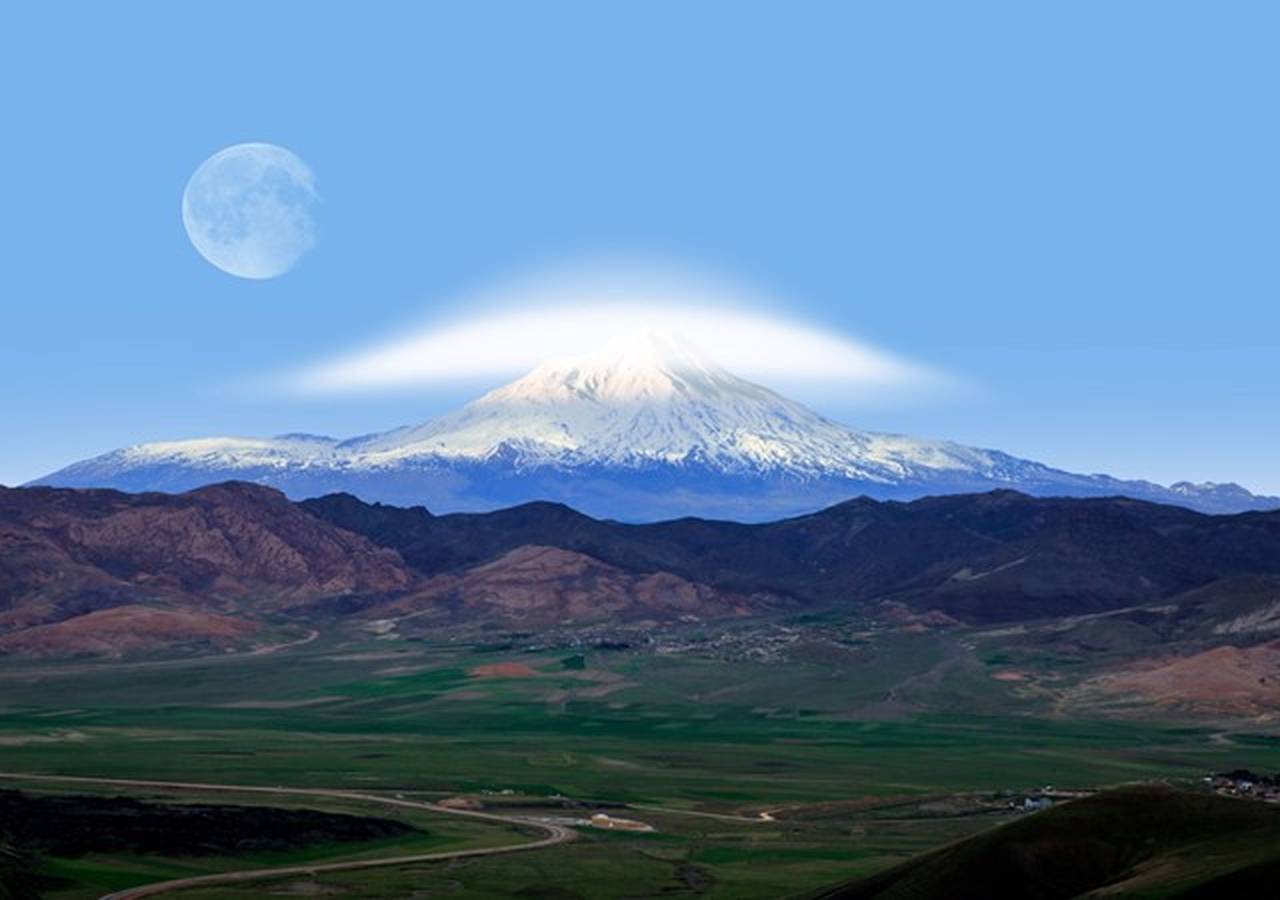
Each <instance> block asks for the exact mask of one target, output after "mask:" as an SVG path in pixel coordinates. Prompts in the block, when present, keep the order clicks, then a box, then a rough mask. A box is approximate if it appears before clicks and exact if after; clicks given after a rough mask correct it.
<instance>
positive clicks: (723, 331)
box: [284, 266, 956, 399]
mask: <svg viewBox="0 0 1280 900" xmlns="http://www.w3.org/2000/svg"><path fill="white" fill-rule="evenodd" d="M468 305H469V307H470V308H471V309H473V310H480V311H479V312H475V313H473V314H472V315H470V316H466V317H461V318H457V319H454V320H452V321H444V322H436V323H434V324H429V325H427V326H426V327H423V328H421V329H420V330H416V331H414V332H413V333H410V334H407V335H403V336H395V337H392V338H390V339H386V340H384V341H381V342H377V343H375V344H373V345H372V346H370V347H366V348H364V349H360V350H356V351H354V352H348V353H345V354H341V355H339V356H337V357H335V358H332V359H328V360H324V361H321V362H319V363H317V364H314V365H310V366H306V367H304V368H303V369H301V370H300V371H297V372H294V373H292V374H290V375H288V376H286V378H285V381H284V383H285V385H286V387H287V388H288V389H290V390H293V391H297V392H301V393H306V394H336V393H351V392H371V391H382V390H388V389H396V388H404V387H411V386H422V385H430V384H438V383H443V382H448V381H460V380H467V379H481V378H502V377H508V376H511V375H515V374H519V373H522V372H524V371H526V370H528V369H530V368H532V367H533V366H535V365H537V364H538V363H540V362H543V361H544V360H546V359H548V358H555V357H566V356H576V355H579V354H581V353H583V352H584V351H588V350H591V349H592V348H593V347H595V346H598V345H599V344H600V343H602V342H605V341H609V340H611V339H614V338H617V337H618V336H620V335H627V334H635V333H637V332H644V331H658V332H663V333H666V334H672V335H679V336H680V337H682V338H684V339H686V340H688V341H690V342H691V343H693V344H695V345H696V346H697V347H698V348H700V349H701V350H702V351H703V352H704V353H706V354H707V355H709V356H710V357H711V358H713V359H714V360H715V361H716V362H718V363H720V364H721V365H722V366H724V367H725V368H726V369H728V370H729V371H731V372H734V373H735V374H737V375H740V376H742V377H744V378H748V379H751V380H755V381H761V382H765V383H774V382H787V383H793V384H794V383H797V382H804V383H810V384H814V385H830V386H835V385H839V386H842V387H848V388H852V389H857V388H866V389H868V390H869V391H871V390H873V391H875V392H877V393H881V394H882V393H883V392H892V393H894V394H902V393H920V392H932V391H934V390H937V389H939V388H946V387H950V386H954V385H955V384H956V381H955V379H953V378H951V377H950V376H948V375H945V374H943V373H941V372H938V371H936V370H934V369H932V368H930V367H927V366H924V365H921V364H918V363H915V362H911V361H909V360H906V359H903V358H901V357H899V356H897V355H895V354H892V353H890V352H888V351H885V350H881V349H879V348H876V347H873V346H871V345H869V344H866V343H864V342H862V341H859V340H856V339H854V338H851V337H848V336H845V335H840V334H836V333H833V332H831V331H829V330H825V329H823V328H821V327H818V326H815V325H812V324H808V323H805V322H802V321H798V320H793V319H788V318H785V317H783V316H780V315H778V314H775V313H768V312H764V311H762V307H763V306H764V304H762V303H761V302H760V301H759V300H758V299H756V298H754V297H752V296H751V295H749V294H747V293H745V292H744V291H742V290H741V289H738V288H734V287H731V286H730V285H728V284H726V283H724V282H717V281H713V280H710V279H708V278H706V277H703V276H694V275H689V274H687V273H680V274H678V275H676V274H672V273H671V272H670V271H669V270H667V271H659V270H656V269H653V268H652V267H650V268H644V269H639V268H635V267H619V266H609V267H596V268H592V269H589V270H583V269H578V270H574V271H572V272H568V273H564V272H561V273H558V274H553V275H547V276H542V277H538V278H534V279H528V280H523V281H517V282H512V283H508V284H507V285H505V286H502V287H500V288H499V289H497V290H494V291H491V292H488V293H485V294H483V295H480V296H478V297H476V298H475V299H474V300H473V302H472V303H470V304H468ZM880 399H883V397H881V398H880Z"/></svg>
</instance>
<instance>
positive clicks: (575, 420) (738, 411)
mask: <svg viewBox="0 0 1280 900" xmlns="http://www.w3.org/2000/svg"><path fill="white" fill-rule="evenodd" d="M227 479H239V480H251V481H256V482H259V483H263V484H270V485H274V486H276V487H279V488H281V489H282V490H285V491H286V492H287V493H289V494H290V495H291V496H295V497H308V496H316V495H319V494H324V493H328V492H332V491H339V490H345V491H350V492H351V493H354V494H357V495H359V496H362V497H364V498H366V499H369V500H381V501H385V502H393V503H425V504H426V505H428V506H429V507H431V508H432V509H435V510H437V511H450V510H483V509H491V508H495V507H498V506H503V505H509V504H512V503H519V502H524V501H528V500H535V499H550V500H557V501H561V502H565V503H569V504H571V505H574V506H576V507H578V508H580V509H583V510H585V511H586V512H588V513H591V514H594V515H598V516H609V517H615V518H622V519H631V520H637V519H655V518H663V517H669V516H680V515H701V516H720V517H729V518H738V519H744V520H746V519H764V518H772V517H776V516H779V515H786V514H794V513H804V512H810V511H813V510H815V509H818V508H820V507H822V506H826V505H829V504H831V503H834V502H837V501H839V500H842V499H846V498H848V497H850V496H854V495H858V494H866V495H869V496H873V497H878V498H882V499H884V498H912V497H918V496H921V495H924V494H946V493H960V492H967V491H981V490H989V489H991V488H998V487H1009V488H1017V489H1019V490H1022V491H1025V492H1027V493H1032V494H1040V495H1069V496H1093V495H1103V494H1125V495H1129V496H1134V497H1139V498H1143V499H1150V500H1157V501H1163V502H1170V503H1178V504H1181V505H1184V506H1190V507H1194V508H1197V509H1201V510H1205V511H1210V512H1229V511H1237V510H1243V509H1254V508H1264V507H1271V506H1280V499H1277V498H1261V497H1255V496H1254V495H1252V494H1250V493H1249V492H1248V491H1245V490H1244V489H1243V488H1240V487H1239V486H1237V485H1232V484H1226V485H1199V486H1198V485H1193V484H1189V483H1187V482H1179V483H1178V484H1177V485H1174V486H1173V487H1171V488H1165V487H1162V486H1160V485H1157V484H1153V483H1150V482H1143V481H1120V480H1117V479H1113V478H1109V477H1107V476H1103V475H1075V474H1072V473H1069V472H1063V471H1060V470H1057V469H1053V468H1050V467H1048V466H1045V465H1042V464H1040V463H1036V462H1031V461H1028V460H1022V459H1018V458H1016V457H1013V456H1010V455H1008V454H1006V453H1001V452H999V451H996V450H982V449H977V448H973V447H966V446H963V445H960V444H954V443H950V442H947V441H933V440H920V439H916V438H910V437H905V436H902V435H893V434H882V433H877V432H868V431H858V430H855V429H851V428H848V427H846V426H844V425H840V424H838V423H836V422H833V421H831V420H829V419H826V418H824V417H823V416H821V415H819V414H817V413H816V412H814V411H812V410H810V409H808V408H807V407H805V406H803V405H801V404H799V403H796V402H795V401H792V400H788V399H787V398H785V397H782V396H780V395H779V394H777V393H775V392H773V391H771V390H769V389H768V388H765V387H761V386H760V385H757V384H753V383H752V382H749V381H746V380H744V379H741V378H738V377H737V376H735V375H733V374H732V373H730V372H728V371H726V370H725V369H724V368H722V367H721V366H720V365H718V364H717V363H716V362H715V361H714V360H711V359H709V358H708V357H707V356H705V355H704V354H703V353H701V351H699V350H698V349H697V348H696V347H694V346H693V345H691V344H690V343H689V342H687V341H685V340H683V339H680V338H678V337H675V336H672V335H667V334H662V333H638V334H635V335H628V336H625V337H623V338H619V339H617V340H614V341H610V342H608V343H605V344H602V345H601V346H599V347H598V348H595V349H593V350H592V351H590V352H588V353H586V354H583V355H580V356H575V357H569V358H564V359H555V360H548V361H547V362H544V363H542V364H541V365H539V366H537V367H536V368H535V369H534V370H533V371H531V372H529V373H528V374H527V375H525V376H524V377H522V378H519V379H517V380H516V381H513V382H511V383H510V384H507V385H505V386H503V387H500V388H497V389H496V390H493V391H490V392H489V393H487V394H485V395H484V396H482V397H480V398H478V399H476V400H474V401H472V402H471V403H468V404H467V405H466V406H464V407H462V408H461V409H459V410H457V411H456V412H452V413H449V414H446V415H444V416H441V417H439V418H436V419H433V420H430V421H428V422H425V423H423V424H421V425H415V426H406V427H402V428H397V429H394V430H392V431H388V432H384V433H381V434H375V435H370V436H366V437H360V438H353V439H351V440H346V441H339V440H335V439H332V438H327V437H319V436H314V435H298V434H291V435H283V436H281V437H277V438H271V439H251V438H230V437H220V438H204V439H197V440H188V441H171V442H164V443H152V444H140V445H137V446H133V447H128V448H125V449H122V450H117V451H114V452H112V453H108V454H105V455H103V456H99V457H96V458H94V459H90V460H86V461H84V462H80V463H76V464H74V465H72V466H69V467H67V468H65V469H62V470H61V471H59V472H55V473H53V474H52V475H49V476H47V477H45V478H43V479H40V480H39V481H38V482H37V483H38V484H44V485H56V486H64V487H115V488H120V489H124V490H169V491H173V490H188V489H191V488H194V487H198V486H200V485H203V484H208V483H211V482H216V481H223V480H227Z"/></svg>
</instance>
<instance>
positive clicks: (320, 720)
mask: <svg viewBox="0 0 1280 900" xmlns="http://www.w3.org/2000/svg"><path fill="white" fill-rule="evenodd" d="M948 652H949V651H948V650H947V648H946V647H944V646H942V645H940V644H939V642H938V641H936V640H925V639H921V640H919V641H916V642H914V643H913V642H912V641H910V640H909V639H906V638H902V637H894V638H893V639H891V640H889V641H887V642H885V643H882V644H880V645H878V647H877V650H876V653H875V654H873V655H872V656H871V657H868V661H867V664H866V665H864V666H862V667H857V666H846V665H844V664H841V665H840V666H835V667H833V665H832V664H831V662H830V661H829V660H828V661H814V662H812V663H807V662H790V663H786V664H778V663H756V662H745V661H726V660H723V659H710V658H702V657H699V656H697V655H696V654H683V655H675V656H663V655H658V654H653V653H641V652H630V651H623V652H592V653H588V654H587V655H586V663H585V665H580V664H579V663H578V662H577V661H574V660H572V659H571V658H570V655H569V654H566V653H565V652H564V651H555V652H552V651H548V652H545V653H520V654H513V653H503V652H484V651H477V650H475V649H473V648H471V647H469V646H468V647H459V646H454V645H452V644H449V643H441V644H438V645H431V644H424V643H398V642H391V641H372V642H369V643H367V644H365V645H362V646H355V647H353V646H351V645H342V646H338V645H336V644H335V645H326V644H325V643H324V642H323V641H320V642H315V643H313V644H310V645H307V646H305V647H300V648H297V649H296V650H294V651H290V652H288V653H287V654H286V653H281V654H270V655H262V656H251V655H249V656H234V657H233V656H228V657H225V658H215V659H206V660H190V661H181V660H178V661H155V662H143V663H134V662H123V663H122V662H116V663H65V662H63V663H54V662H49V663H41V664H33V663H29V662H28V663H22V664H18V663H12V662H10V663H6V664H4V665H3V666H0V689H2V690H3V696H4V705H3V707H2V708H0V769H2V770H4V771H10V772H29V773H45V774H62V775H86V776H103V777H123V778H145V779H158V780H185V781H203V782H217V783H230V784H245V785H264V786H273V785H287V786H290V787H306V786H314V787H326V788H342V789H358V790H361V791H387V792H396V793H403V794H404V795H405V796H413V797H421V798H427V799H439V798H441V797H444V796H449V795H454V794H468V795H474V796H476V797H478V798H481V799H482V800H484V801H485V802H486V803H488V804H513V803H519V804H532V805H531V806H529V809H531V810H532V811H534V812H538V813H540V814H543V813H544V814H553V813H557V812H558V811H557V810H556V809H554V808H553V807H552V806H551V805H549V804H551V803H552V802H553V801H550V800H548V799H547V798H560V797H563V798H570V799H571V800H573V801H580V802H583V803H625V804H634V805H636V806H637V807H640V808H638V809H635V810H632V811H631V812H629V813H627V815H631V816H633V817H636V818H642V819H644V820H645V821H647V822H650V823H651V824H653V825H655V827H656V828H657V831H656V832H655V833H654V834H651V835H624V834H618V833H604V832H598V831H590V830H585V833H584V838H583V840H581V841H579V842H577V843H575V844H571V845H568V846H563V847H557V848H551V849H547V850H542V851H534V852H530V853H526V854H520V855H514V856H507V857H494V858H490V859H483V860H479V859H477V860H470V861H466V862H460V863H451V864H449V865H440V866H417V867H412V868H410V869H394V870H381V871H370V872H362V873H349V874H344V875H339V874H332V875H326V876H324V877H323V879H322V880H323V881H324V884H325V885H328V886H329V887H330V888H332V889H333V890H334V891H337V890H343V891H345V892H347V893H349V894H350V895H352V896H407V895H409V894H410V893H412V891H413V890H439V891H441V892H444V891H445V890H446V887H447V890H448V896H460V897H483V896H510V895H511V894H512V893H513V892H515V891H517V890H524V889H526V888H527V889H528V890H529V891H530V893H527V894H526V895H527V896H547V897H552V896H563V897H574V896H584V897H595V896H601V897H607V896H635V895H637V894H639V895H642V896H643V895H645V894H646V893H663V894H664V895H677V896H678V895H684V894H688V895H705V896H725V897H745V896H761V897H771V896H782V895H786V894H790V893H799V892H803V891H804V890H806V889H811V888H813V887H816V886H818V885H822V884H825V883H829V882H832V881H838V880H841V879H844V878H848V877H851V876H854V875H858V874H861V873H865V872H870V871H872V870H875V869H878V868H882V867H884V866H885V865H888V864H890V863H892V862H896V861H899V860H901V859H903V858H905V857H907V856H909V855H912V854H914V853H916V852H919V851H921V850H923V849H927V848H929V847H932V846H936V845H938V844H939V843H943V842H945V841H948V840H952V839H955V838H957V837H960V836H962V835H965V834H969V833H972V832H975V831H977V830H980V829H983V828H985V827H988V826H990V825H991V824H993V823H995V822H997V821H1001V820H1002V819H1003V818H1007V817H1008V815H1009V814H1008V813H1001V812H999V811H998V809H997V808H996V807H992V806H991V805H988V806H985V807H982V808H977V807H975V808H973V809H960V810H959V811H955V810H953V811H950V812H948V811H945V810H944V811H943V812H938V810H937V809H933V808H931V807H930V803H935V802H936V801H938V800H940V799H945V798H952V799H953V800H954V798H957V797H959V798H965V797H973V796H986V797H989V796H990V795H992V794H994V793H997V792H1009V793H1011V794H1016V793H1017V792H1022V791H1027V790H1031V789H1034V788H1037V787H1040V786H1043V785H1045V784H1052V785H1054V786H1055V787H1057V788H1062V789H1069V788H1095V787H1099V786H1105V785H1113V784H1119V783H1125V782H1130V781H1139V780H1150V779H1170V780H1175V781H1184V782H1191V781H1194V780H1195V779H1198V778H1199V777H1200V776H1202V775H1204V774H1205V773H1207V772H1209V771H1215V770H1220V769H1223V768H1234V767H1237V766H1244V767H1250V768H1257V769H1264V770H1268V771H1273V770H1276V769H1280V738H1277V736H1276V735H1275V733H1274V732H1271V733H1267V732H1265V731H1260V730H1255V729H1250V728H1234V729H1232V728H1223V727H1209V726H1208V725H1188V724H1186V723H1177V722H1163V723H1162V722H1158V721H1152V722H1141V721H1133V720H1110V721H1103V720H1095V721H1081V720H1078V719H1072V718H1064V717H1057V716H1053V715H1050V714H1048V710H1037V709H1035V708H1034V707H1033V706H1029V705H1028V701H1027V700H1026V698H1025V697H1020V696H1018V695H1016V694H1015V693H1014V692H1013V690H1014V689H1013V688H1011V687H1009V686H1008V685H1005V684H1003V683H1001V682H997V681H994V680H992V679H991V678H990V677H988V676H986V674H985V673H984V672H983V671H981V669H976V668H974V666H975V665H977V664H968V665H963V666H956V667H948V668H946V669H944V670H943V671H942V672H941V674H939V666H940V664H941V662H944V661H945V659H946V656H947V653H948ZM495 663H508V664H511V663H515V664H519V666H523V667H527V669H528V670H531V671H532V674H530V673H529V672H527V671H524V670H522V669H519V666H517V669H516V670H514V672H513V671H512V670H500V671H499V675H498V676H496V677H495V676H493V675H476V674H473V669H475V668H476V667H478V666H484V665H489V664H495ZM833 672H834V674H833ZM504 673H505V677H504ZM904 685H905V687H903V686H904ZM899 688H900V689H901V690H900V694H901V696H895V697H894V698H893V699H894V701H895V702H894V703H892V704H886V703H883V702H882V701H883V698H884V697H885V696H886V695H887V694H889V693H890V692H892V691H894V690H895V689H899ZM911 691H917V692H924V691H927V692H929V693H930V695H931V696H932V697H933V698H934V699H935V702H934V704H933V706H934V711H930V712H924V711H921V710H919V709H916V710H912V709H911V708H909V706H908V705H906V704H905V703H904V698H905V699H907V700H909V699H910V696H909V695H910V692H911ZM904 707H905V708H904ZM1000 707H1005V708H1010V709H1014V710H1021V711H1022V712H1020V713H1019V714H1012V715H1010V714H1003V715H997V714H995V713H994V712H990V713H988V714H977V713H975V712H972V711H971V712H967V713H966V712H962V711H961V710H963V709H965V708H968V709H970V710H983V709H990V710H994V709H996V708H1000ZM258 802H261V801H260V800H259V801H258ZM554 802H559V801H558V800H557V801H554ZM538 804H543V805H545V807H546V808H542V806H538ZM997 807H998V804H997ZM326 808H327V807H326ZM663 810H665V811H663ZM761 810H770V811H772V812H773V814H774V815H775V816H776V817H777V819H778V821H775V822H739V821H730V820H725V819H715V818H708V817H703V816H698V815H688V814H687V813H698V812H702V813H707V812H710V813H718V814H737V815H743V816H755V815H757V814H758V812H759V811H761ZM380 814H384V815H385V810H383V811H382V812H381V813H380ZM422 818H423V820H424V821H423V823H422V824H423V827H425V828H427V829H428V830H429V832H430V834H429V836H428V837H426V838H421V837H420V838H417V839H415V840H416V841H417V843H416V844H415V845H414V847H415V848H416V847H418V846H423V845H425V844H430V845H431V846H432V847H433V848H434V847H436V846H441V847H443V846H446V845H447V846H461V845H463V844H466V843H467V842H485V841H496V842H502V841H504V840H514V839H516V836H515V835H514V834H511V833H507V834H503V833H501V832H503V830H504V829H502V828H501V826H493V825H484V824H480V823H468V822H457V821H455V820H447V821H446V820H443V817H440V816H432V815H430V814H423V816H422ZM426 820H430V821H426ZM495 832H496V833H495ZM394 843H395V844H396V845H395V846H373V847H350V846H348V847H343V848H315V849H314V850H308V851H307V852H306V854H305V855H306V856H307V858H309V859H320V858H330V857H334V858H339V857H340V858H347V857H351V856H354V855H359V854H361V853H370V854H378V853H383V854H387V853H392V852H394V853H395V854H396V855H400V854H401V853H402V852H404V851H405V845H404V843H403V842H394ZM409 852H412V850H411V851H409ZM297 858H299V857H298V854H290V855H289V859H288V860H284V861H285V862H291V861H293V860H294V859H297ZM259 864H261V865H268V864H275V861H272V860H263V859H254V860H245V859H243V858H240V859H234V860H232V859H224V860H216V859H215V860H211V859H201V860H178V861H174V860H155V859H150V860H147V859H133V860H128V859H123V860H122V859H97V858H83V859H79V860H52V861H47V863H46V867H47V871H50V872H53V873H56V874H61V875H63V876H66V877H68V878H70V879H72V880H73V881H75V882H76V883H77V885H79V887H78V888H77V889H73V890H69V891H68V892H65V893H64V894H62V896H66V897H80V896H92V895H93V894H92V890H93V889H95V888H98V887H118V886H121V885H123V884H127V883H137V882H145V881H150V880H156V879H157V878H163V877H177V876H178V875H185V874H190V873H192V872H199V871H216V870H220V869H229V868H250V867H255V866H257V865H259ZM610 885H616V890H615V888H614V887H610ZM326 889H327V888H326ZM298 890H302V888H298ZM232 895H234V893H233V892H232V893H229V892H227V890H226V889H224V891H223V893H221V894H219V893H218V892H217V891H214V890H206V891H203V892H190V893H189V894H188V896H191V897H196V896H232ZM240 895H241V896H243V894H240Z"/></svg>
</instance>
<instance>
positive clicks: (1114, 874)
mask: <svg viewBox="0 0 1280 900" xmlns="http://www.w3.org/2000/svg"><path fill="white" fill-rule="evenodd" d="M1278 872H1280V809H1277V808H1276V807H1274V806H1269V805H1267V804H1264V803H1260V802H1257V801H1251V800H1234V799H1229V798H1225V797H1218V796H1214V795H1208V794H1190V793H1185V792H1181V791H1175V790H1172V789H1169V788H1163V787H1131V788H1122V789H1118V790H1112V791H1107V792H1105V793H1102V794H1098V795H1096V796H1093V797H1090V798H1087V799H1084V800H1077V801H1074V802H1071V803H1066V804H1064V805H1062V806H1059V807H1056V808H1054V809H1051V810H1047V811H1045V812H1043V813H1038V814H1035V815H1031V816H1028V817H1026V818H1024V819H1020V820H1018V821H1016V822H1013V823H1010V824H1008V825H1005V826H1002V827H1000V828H996V829H993V830H991V831H988V832H984V833H983V834H979V835H976V836H974V837H971V838H967V839H965V840H962V841H960V842H959V843H956V844H952V845H950V846H948V847H944V848H942V849H940V850H935V851H932V852H930V853H927V854H925V855H923V856H920V857H917V858H915V859H912V860H909V861H907V862H906V863H903V864H901V865H898V866H895V867H893V868H891V869H889V870H887V871H885V872H881V873H879V874H876V875H872V876H871V877H869V878H864V879H862V880H860V881H855V882H851V883H849V884H845V885H841V886H839V887H836V888H833V889H831V890H828V891H825V892H823V893H821V894H819V895H817V897H818V898H822V900H926V898H949V900H1066V898H1071V897H1086V896H1095V894H1093V893H1092V892H1094V891H1098V894H1097V895H1096V896H1102V895H1103V893H1105V896H1107V897H1153V896H1159V897H1181V898H1191V897H1195V898H1211V897H1231V898H1237V900H1251V898H1272V897H1275V896H1276V895H1277V894H1276V880H1275V878H1276V874H1277V873H1278ZM1101 888H1106V890H1105V892H1103V891H1100V890H1099V889H1101Z"/></svg>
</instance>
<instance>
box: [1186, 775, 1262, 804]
mask: <svg viewBox="0 0 1280 900" xmlns="http://www.w3.org/2000/svg"><path fill="white" fill-rule="evenodd" d="M1204 780H1205V783H1206V784H1207V785H1208V786H1209V787H1210V788H1211V789H1212V790H1213V792H1214V793H1215V794H1219V795H1221V796H1223V797H1243V798H1245V799H1248V800H1262V801H1264V802H1266V803H1280V774H1277V775H1260V774H1258V773H1256V772H1251V771H1249V770H1248V769H1235V770H1233V771H1231V772H1220V773H1218V774H1217V775H1206V776H1205V779H1204Z"/></svg>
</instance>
